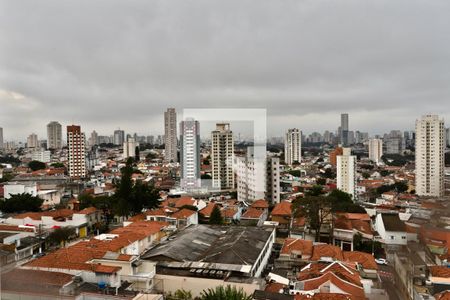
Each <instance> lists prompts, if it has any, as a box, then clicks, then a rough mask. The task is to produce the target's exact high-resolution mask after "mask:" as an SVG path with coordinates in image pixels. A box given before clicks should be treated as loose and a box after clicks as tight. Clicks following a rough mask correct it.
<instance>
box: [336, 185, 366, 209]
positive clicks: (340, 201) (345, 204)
mask: <svg viewBox="0 0 450 300" xmlns="http://www.w3.org/2000/svg"><path fill="white" fill-rule="evenodd" d="M328 197H329V198H331V205H332V211H333V212H348V213H365V212H366V210H365V209H364V207H362V206H360V205H358V204H356V203H354V202H353V200H352V195H350V194H348V193H346V192H343V191H340V190H333V191H332V192H331V193H330V194H329V195H328Z"/></svg>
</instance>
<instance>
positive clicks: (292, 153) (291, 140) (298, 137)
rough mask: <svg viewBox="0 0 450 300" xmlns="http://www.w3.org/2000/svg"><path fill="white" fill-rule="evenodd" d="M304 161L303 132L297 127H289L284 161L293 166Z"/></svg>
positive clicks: (285, 140)
mask: <svg viewBox="0 0 450 300" xmlns="http://www.w3.org/2000/svg"><path fill="white" fill-rule="evenodd" d="M301 161H302V132H301V131H300V130H299V129H297V128H292V129H288V131H287V132H286V135H285V139H284V162H285V163H286V164H287V165H289V166H292V165H293V164H294V163H295V162H297V163H300V162H301Z"/></svg>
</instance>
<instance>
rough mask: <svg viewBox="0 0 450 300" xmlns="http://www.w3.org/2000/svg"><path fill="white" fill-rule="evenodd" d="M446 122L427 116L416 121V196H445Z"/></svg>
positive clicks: (435, 116) (434, 116)
mask: <svg viewBox="0 0 450 300" xmlns="http://www.w3.org/2000/svg"><path fill="white" fill-rule="evenodd" d="M444 131H445V129H444V120H443V119H439V116H437V115H425V116H422V117H421V118H420V119H418V120H416V194H417V195H419V196H430V197H441V196H443V195H444V190H445V187H444V168H445V165H444V155H445V144H444V143H445V136H444Z"/></svg>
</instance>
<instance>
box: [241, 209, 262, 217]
mask: <svg viewBox="0 0 450 300" xmlns="http://www.w3.org/2000/svg"><path fill="white" fill-rule="evenodd" d="M263 214H264V211H262V210H260V209H257V208H253V207H250V208H249V209H248V210H247V211H246V212H245V213H244V214H243V215H242V217H241V218H244V219H259V218H260V217H261V216H262V215H263Z"/></svg>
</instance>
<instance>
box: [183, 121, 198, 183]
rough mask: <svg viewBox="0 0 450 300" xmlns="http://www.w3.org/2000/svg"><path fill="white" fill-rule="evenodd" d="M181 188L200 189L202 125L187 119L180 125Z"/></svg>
mask: <svg viewBox="0 0 450 300" xmlns="http://www.w3.org/2000/svg"><path fill="white" fill-rule="evenodd" d="M180 134H181V135H180V149H181V153H180V159H181V182H180V183H181V188H182V189H184V190H192V189H198V188H200V187H201V180H200V123H199V122H198V121H195V120H193V119H187V120H185V121H182V122H181V123H180Z"/></svg>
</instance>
